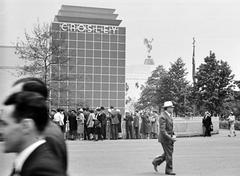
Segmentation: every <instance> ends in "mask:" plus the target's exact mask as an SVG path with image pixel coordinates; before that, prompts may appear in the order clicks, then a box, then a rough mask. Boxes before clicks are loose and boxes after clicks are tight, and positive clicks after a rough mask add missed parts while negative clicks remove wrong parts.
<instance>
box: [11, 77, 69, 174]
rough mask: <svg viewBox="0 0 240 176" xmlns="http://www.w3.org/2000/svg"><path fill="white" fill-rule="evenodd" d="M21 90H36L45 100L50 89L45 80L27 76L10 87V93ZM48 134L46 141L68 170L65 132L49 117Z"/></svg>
mask: <svg viewBox="0 0 240 176" xmlns="http://www.w3.org/2000/svg"><path fill="white" fill-rule="evenodd" d="M21 91H28V92H36V93H39V94H40V95H42V96H43V98H44V99H45V101H47V98H48V90H47V87H46V85H45V83H44V82H42V81H41V80H40V79H38V78H33V77H26V78H21V79H19V80H17V81H16V82H15V83H14V84H13V86H12V87H11V89H10V93H11V94H12V93H16V92H21ZM43 133H44V136H46V141H47V143H49V145H50V146H51V148H52V150H53V152H54V153H55V155H57V157H58V159H59V160H60V161H61V162H62V167H63V168H64V170H65V171H66V172H67V167H68V156H67V146H66V143H65V140H64V136H63V133H62V132H61V130H60V128H59V126H58V125H56V124H55V123H54V122H52V121H51V120H50V119H49V122H48V124H47V126H46V128H45V130H44V131H43Z"/></svg>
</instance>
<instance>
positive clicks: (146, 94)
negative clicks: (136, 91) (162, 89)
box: [138, 65, 167, 109]
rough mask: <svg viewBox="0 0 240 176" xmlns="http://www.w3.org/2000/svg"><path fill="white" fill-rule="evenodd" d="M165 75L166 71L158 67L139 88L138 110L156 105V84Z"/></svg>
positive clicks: (160, 66)
mask: <svg viewBox="0 0 240 176" xmlns="http://www.w3.org/2000/svg"><path fill="white" fill-rule="evenodd" d="M166 74H167V71H166V70H165V69H164V67H163V66H162V65H159V66H158V67H157V68H156V69H155V70H154V71H153V72H152V75H151V76H150V77H149V78H148V80H147V82H146V85H145V86H142V87H141V90H142V92H141V96H140V98H139V101H138V104H139V107H138V109H144V108H146V107H148V106H153V107H154V106H156V105H157V96H156V95H157V92H156V91H157V84H158V82H159V80H160V79H161V78H162V77H163V76H164V75H166Z"/></svg>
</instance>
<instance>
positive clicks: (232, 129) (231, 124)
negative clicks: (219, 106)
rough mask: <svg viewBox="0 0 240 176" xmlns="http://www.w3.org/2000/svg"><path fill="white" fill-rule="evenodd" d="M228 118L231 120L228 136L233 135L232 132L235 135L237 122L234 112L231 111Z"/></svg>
mask: <svg viewBox="0 0 240 176" xmlns="http://www.w3.org/2000/svg"><path fill="white" fill-rule="evenodd" d="M227 120H228V121H229V125H230V134H229V135H228V137H231V136H232V134H233V135H234V137H235V136H237V135H236V133H235V128H234V124H235V116H234V115H233V112H231V113H230V115H229V117H228V118H227Z"/></svg>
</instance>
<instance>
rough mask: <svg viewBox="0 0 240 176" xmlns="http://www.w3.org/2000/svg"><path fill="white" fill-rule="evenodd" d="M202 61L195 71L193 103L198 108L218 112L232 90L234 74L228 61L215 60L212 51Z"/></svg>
mask: <svg viewBox="0 0 240 176" xmlns="http://www.w3.org/2000/svg"><path fill="white" fill-rule="evenodd" d="M204 62H205V63H202V64H201V65H200V66H199V68H198V70H197V72H196V83H195V85H194V92H193V94H194V97H195V98H194V99H195V103H196V105H197V106H198V109H200V110H201V109H202V110H208V111H211V112H212V113H219V112H221V109H222V108H223V104H224V102H225V101H226V99H227V98H228V97H229V96H230V92H231V91H232V87H233V78H234V75H233V74H232V70H231V69H230V66H229V65H228V63H227V62H224V61H221V60H217V59H216V57H215V54H214V53H210V56H208V57H206V58H205V59H204Z"/></svg>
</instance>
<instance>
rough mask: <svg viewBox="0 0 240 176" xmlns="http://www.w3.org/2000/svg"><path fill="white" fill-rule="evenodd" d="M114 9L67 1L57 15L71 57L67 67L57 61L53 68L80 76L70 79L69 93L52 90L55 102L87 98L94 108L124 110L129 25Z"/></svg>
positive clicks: (73, 102) (59, 31) (71, 105)
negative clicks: (73, 3)
mask: <svg viewBox="0 0 240 176" xmlns="http://www.w3.org/2000/svg"><path fill="white" fill-rule="evenodd" d="M114 11H115V9H106V8H92V7H80V6H67V5H63V6H62V7H61V9H60V10H59V12H58V14H57V15H56V16H55V19H54V22H53V23H52V30H53V33H54V34H55V35H56V34H57V35H59V37H60V36H62V35H63V34H64V35H65V36H66V39H65V40H66V42H65V43H66V46H67V52H66V54H67V55H68V56H69V58H70V59H69V61H68V62H69V63H68V65H69V67H68V68H67V69H65V68H61V67H60V66H59V65H53V67H52V72H55V73H56V71H57V73H59V74H61V73H63V72H64V73H65V72H66V74H68V75H72V76H73V77H74V76H75V77H76V79H75V80H69V81H67V82H66V84H67V87H68V91H67V92H66V94H65V93H56V92H51V99H52V101H53V102H54V104H55V105H59V106H60V105H68V107H67V108H74V107H75V106H76V105H77V104H78V103H79V101H80V100H84V101H85V102H87V104H88V106H89V107H92V108H96V107H99V106H104V107H110V106H114V107H116V108H118V109H120V110H121V112H124V108H125V55H126V54H125V43H126V29H125V27H120V26H119V25H120V23H121V20H117V19H116V18H117V16H118V15H117V14H114ZM53 84H55V85H56V84H60V83H57V82H54V83H53ZM58 86H59V88H60V85H58Z"/></svg>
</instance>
